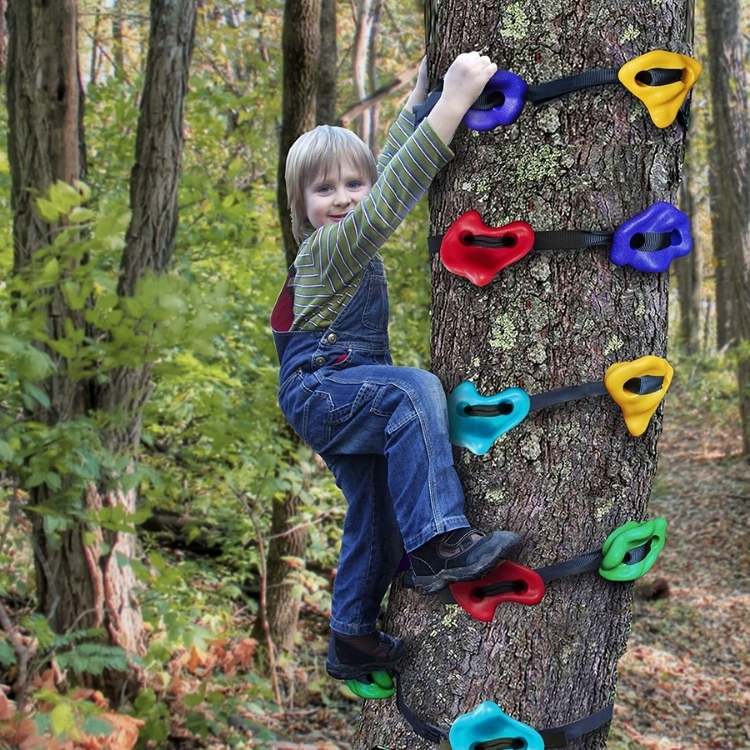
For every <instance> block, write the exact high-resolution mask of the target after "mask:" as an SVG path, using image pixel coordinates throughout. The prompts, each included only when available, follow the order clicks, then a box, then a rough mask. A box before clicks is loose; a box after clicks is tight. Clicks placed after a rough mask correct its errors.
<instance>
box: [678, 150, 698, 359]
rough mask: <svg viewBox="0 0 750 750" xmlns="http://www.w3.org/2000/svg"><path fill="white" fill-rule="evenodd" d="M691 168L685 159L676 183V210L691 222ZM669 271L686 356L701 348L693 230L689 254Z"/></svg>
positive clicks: (696, 257)
mask: <svg viewBox="0 0 750 750" xmlns="http://www.w3.org/2000/svg"><path fill="white" fill-rule="evenodd" d="M690 175H691V168H690V166H689V162H688V161H687V160H686V162H685V165H684V168H683V170H682V182H681V184H680V209H681V210H682V211H684V212H685V213H686V214H687V215H688V216H689V217H690V218H691V220H692V219H693V216H694V210H695V202H694V201H693V192H692V188H691V182H690ZM673 268H674V269H675V270H674V273H675V276H676V277H677V289H678V293H679V301H680V340H681V342H682V345H683V347H684V349H685V352H687V353H688V354H698V353H699V351H700V348H701V345H700V341H701V307H702V302H703V297H702V294H701V290H702V288H703V258H702V248H701V246H700V243H699V241H698V236H697V232H696V231H695V229H694V230H693V250H692V252H691V253H690V255H688V256H686V257H684V258H680V259H679V260H677V262H676V263H675V264H674V266H673Z"/></svg>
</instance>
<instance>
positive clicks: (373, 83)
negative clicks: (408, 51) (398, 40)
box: [365, 0, 383, 158]
mask: <svg viewBox="0 0 750 750" xmlns="http://www.w3.org/2000/svg"><path fill="white" fill-rule="evenodd" d="M382 7H383V2H382V0H376V1H375V4H374V7H373V19H372V30H371V31H370V42H369V45H368V50H367V81H368V85H369V88H370V93H372V92H374V91H377V90H378V32H379V31H380V12H381V10H382ZM368 115H369V118H370V122H369V135H370V138H369V141H368V142H367V145H368V146H369V147H370V150H371V151H372V152H373V154H374V156H375V158H377V157H378V154H379V152H380V148H379V146H378V143H377V137H378V125H379V122H380V100H376V101H375V102H373V105H372V107H370V108H369V110H367V111H366V112H365V116H368Z"/></svg>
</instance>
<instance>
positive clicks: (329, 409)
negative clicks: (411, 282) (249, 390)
mask: <svg viewBox="0 0 750 750" xmlns="http://www.w3.org/2000/svg"><path fill="white" fill-rule="evenodd" d="M293 277H294V267H292V268H291V269H290V274H289V276H288V278H287V280H286V282H285V284H284V288H283V289H282V290H281V293H280V294H279V297H278V300H277V301H276V305H275V306H274V310H273V313H272V315H271V327H272V330H273V336H274V341H275V344H276V350H277V352H278V355H279V362H280V365H281V367H280V373H279V393H278V398H279V406H280V407H281V411H282V412H283V414H284V416H285V417H286V419H287V421H288V422H289V424H290V425H291V426H292V428H293V429H294V431H295V432H296V433H297V434H298V435H299V436H300V437H301V438H302V439H303V440H304V441H305V442H306V443H307V444H308V445H310V447H311V448H312V449H313V450H314V451H316V452H317V453H319V454H320V456H321V457H322V458H323V460H324V461H325V462H326V464H327V465H328V467H329V468H330V469H331V471H332V472H333V475H334V477H335V478H336V484H337V485H338V487H339V488H340V489H341V491H342V492H343V493H344V497H346V500H347V503H348V510H347V513H346V519H345V521H344V534H343V539H342V542H341V558H340V561H339V566H338V573H337V575H336V580H335V583H334V590H333V604H332V617H331V628H332V629H333V630H335V631H337V632H339V633H345V634H349V635H366V634H368V633H371V632H372V631H373V630H374V629H375V621H376V618H377V615H378V612H379V610H380V602H381V600H382V598H383V596H384V594H385V592H386V589H387V588H388V585H389V584H390V581H391V579H392V578H393V576H394V574H395V572H396V569H397V567H398V564H399V561H400V560H401V557H402V555H403V550H404V548H405V549H406V550H407V551H408V552H412V551H413V550H415V549H416V548H417V547H419V546H421V545H422V544H424V543H425V542H427V541H428V540H429V539H431V538H432V537H434V536H435V535H436V534H440V533H442V532H445V531H452V530H453V529H457V528H463V527H466V526H469V522H468V521H467V520H466V517H465V516H464V494H463V490H462V488H461V484H460V482H459V479H458V475H457V474H456V470H455V468H454V466H453V453H452V449H451V444H450V441H449V438H448V410H447V405H446V399H445V393H444V391H443V387H442V385H441V383H440V380H439V379H438V378H437V376H435V375H433V374H432V373H431V372H427V371H426V370H420V369H417V368H414V367H396V366H394V365H393V361H392V360H391V355H390V352H389V350H388V288H387V285H386V279H385V270H384V268H383V261H382V259H381V258H380V256H379V255H376V256H375V257H374V258H373V259H372V260H371V261H370V263H369V264H368V265H367V267H366V269H365V274H364V278H363V279H362V282H361V284H360V286H359V288H358V289H357V292H356V293H355V295H354V297H353V298H352V299H351V300H350V301H349V303H348V304H347V305H346V306H345V307H344V309H343V310H342V311H341V312H340V313H339V315H338V317H337V318H336V320H335V321H334V322H333V324H332V325H331V326H330V327H329V328H327V329H325V330H323V329H320V330H317V331H290V330H289V328H290V327H291V325H292V321H293V309H294V306H293V302H294V296H293V295H294V288H293Z"/></svg>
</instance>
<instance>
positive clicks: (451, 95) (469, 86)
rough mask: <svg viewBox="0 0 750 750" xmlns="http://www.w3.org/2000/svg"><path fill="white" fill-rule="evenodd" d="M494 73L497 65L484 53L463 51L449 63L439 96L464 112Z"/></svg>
mask: <svg viewBox="0 0 750 750" xmlns="http://www.w3.org/2000/svg"><path fill="white" fill-rule="evenodd" d="M495 73H497V65H495V63H493V62H491V61H490V58H489V57H487V56H486V55H480V54H479V53H478V52H463V53H462V54H460V55H459V56H458V57H457V58H456V59H455V60H454V61H453V62H452V63H451V66H450V67H449V68H448V72H447V73H446V74H445V77H444V78H443V95H442V97H441V98H443V99H445V100H446V103H450V104H451V105H452V106H454V107H456V108H457V109H460V110H461V111H462V113H465V112H466V111H467V110H468V109H469V108H470V107H471V105H472V104H473V103H474V102H475V101H476V100H477V98H478V97H479V95H480V94H481V93H482V91H483V90H484V87H485V86H486V85H487V81H489V80H490V78H492V76H493V75H495Z"/></svg>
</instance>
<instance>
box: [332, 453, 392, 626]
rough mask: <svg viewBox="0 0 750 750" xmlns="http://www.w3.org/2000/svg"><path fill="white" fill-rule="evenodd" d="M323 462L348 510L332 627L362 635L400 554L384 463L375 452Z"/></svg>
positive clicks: (371, 622)
mask: <svg viewBox="0 0 750 750" xmlns="http://www.w3.org/2000/svg"><path fill="white" fill-rule="evenodd" d="M323 459H324V460H325V462H326V463H327V464H328V467H329V468H330V469H331V471H332V472H333V475H334V477H335V478H336V484H337V485H338V486H339V488H340V489H341V491H342V492H343V493H344V497H345V498H346V501H347V506H348V507H347V512H346V518H345V520H344V534H343V538H342V540H341V555H340V559H339V565H338V571H337V573H336V580H335V581H334V586H333V602H332V605H331V628H332V629H333V630H335V631H336V632H338V633H342V634H345V635H366V634H368V633H372V632H373V631H374V630H375V621H376V619H377V616H378V613H379V611H380V602H381V601H382V599H383V596H384V595H385V592H386V590H387V589H388V586H389V585H390V582H391V580H392V578H393V576H394V575H395V573H396V569H397V568H398V564H399V561H400V560H401V555H402V553H403V542H402V540H401V534H400V532H399V530H398V526H397V524H396V520H395V518H394V515H393V509H392V507H391V501H390V497H389V494H388V486H387V475H386V464H385V459H384V457H383V456H378V455H374V454H365V455H354V456H346V455H331V454H325V455H323Z"/></svg>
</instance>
